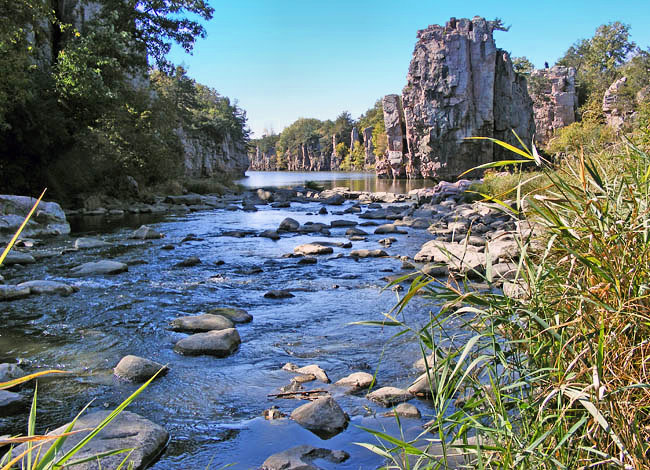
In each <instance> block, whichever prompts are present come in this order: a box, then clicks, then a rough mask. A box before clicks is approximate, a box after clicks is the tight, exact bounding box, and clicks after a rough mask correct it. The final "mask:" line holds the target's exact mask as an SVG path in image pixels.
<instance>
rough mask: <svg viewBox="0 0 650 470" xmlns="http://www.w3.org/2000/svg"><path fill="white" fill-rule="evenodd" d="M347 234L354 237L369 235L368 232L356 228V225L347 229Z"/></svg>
mask: <svg viewBox="0 0 650 470" xmlns="http://www.w3.org/2000/svg"><path fill="white" fill-rule="evenodd" d="M345 234H346V235H347V236H352V237H366V236H368V233H367V232H364V231H363V230H361V229H360V228H355V227H352V228H349V229H347V230H346V231H345Z"/></svg>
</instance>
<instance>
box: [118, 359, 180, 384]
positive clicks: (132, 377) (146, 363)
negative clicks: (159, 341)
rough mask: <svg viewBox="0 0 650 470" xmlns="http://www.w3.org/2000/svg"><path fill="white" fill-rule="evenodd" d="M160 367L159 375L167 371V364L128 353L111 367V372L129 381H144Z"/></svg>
mask: <svg viewBox="0 0 650 470" xmlns="http://www.w3.org/2000/svg"><path fill="white" fill-rule="evenodd" d="M161 369H162V372H161V373H160V375H164V374H166V373H167V370H168V369H167V366H164V365H162V364H159V363H157V362H154V361H150V360H149V359H145V358H143V357H138V356H132V355H128V356H124V357H123V358H122V359H121V360H120V362H119V363H118V364H117V366H115V368H114V369H113V373H114V374H115V375H116V376H118V377H119V378H121V379H124V380H128V381H131V382H146V381H147V380H149V379H150V378H151V377H153V376H154V375H155V374H156V372H158V371H159V370H161ZM160 375H159V376H158V377H160Z"/></svg>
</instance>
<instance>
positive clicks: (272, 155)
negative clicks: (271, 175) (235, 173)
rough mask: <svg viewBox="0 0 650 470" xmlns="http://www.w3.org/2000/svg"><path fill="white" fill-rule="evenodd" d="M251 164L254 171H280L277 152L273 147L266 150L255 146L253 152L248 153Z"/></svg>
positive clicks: (250, 166)
mask: <svg viewBox="0 0 650 470" xmlns="http://www.w3.org/2000/svg"><path fill="white" fill-rule="evenodd" d="M248 159H249V166H248V168H250V169H251V170H254V171H278V163H277V153H276V151H275V148H273V147H271V148H270V149H269V150H267V151H264V150H262V149H261V148H260V147H259V146H258V147H255V150H254V151H253V152H252V153H249V154H248Z"/></svg>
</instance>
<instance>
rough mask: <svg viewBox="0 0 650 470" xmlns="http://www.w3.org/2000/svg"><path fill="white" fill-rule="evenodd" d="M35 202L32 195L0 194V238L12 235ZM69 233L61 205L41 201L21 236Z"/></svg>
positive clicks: (38, 236) (30, 236)
mask: <svg viewBox="0 0 650 470" xmlns="http://www.w3.org/2000/svg"><path fill="white" fill-rule="evenodd" d="M35 203H36V199H34V198H33V197H27V196H10V195H0V238H3V237H7V238H10V237H11V236H13V234H14V233H16V231H17V230H18V228H19V227H20V225H21V224H22V223H23V220H25V217H26V216H27V214H28V213H29V211H30V210H31V208H32V207H33V206H34V204H35ZM69 233H70V224H69V223H68V221H67V220H66V218H65V213H64V212H63V209H61V206H59V205H58V204H57V203H56V202H45V201H41V202H40V203H39V205H38V207H37V208H36V212H34V214H33V215H32V217H31V218H30V219H29V222H28V223H27V225H26V226H25V228H24V229H23V231H22V232H21V236H22V237H28V238H40V237H48V236H53V235H67V234H69Z"/></svg>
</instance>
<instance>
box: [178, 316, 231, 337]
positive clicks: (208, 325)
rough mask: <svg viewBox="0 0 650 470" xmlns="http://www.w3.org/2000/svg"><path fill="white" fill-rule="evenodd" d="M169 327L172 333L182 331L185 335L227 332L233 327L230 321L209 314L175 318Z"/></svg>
mask: <svg viewBox="0 0 650 470" xmlns="http://www.w3.org/2000/svg"><path fill="white" fill-rule="evenodd" d="M169 325H170V327H171V329H172V330H173V331H183V332H186V333H205V332H206V331H213V330H227V329H228V328H234V327H235V324H234V323H233V321H232V320H230V319H228V318H226V317H224V316H221V315H213V314H211V313H204V314H202V315H193V316H191V317H181V318H176V319H174V320H172V321H171V322H170V324H169Z"/></svg>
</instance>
